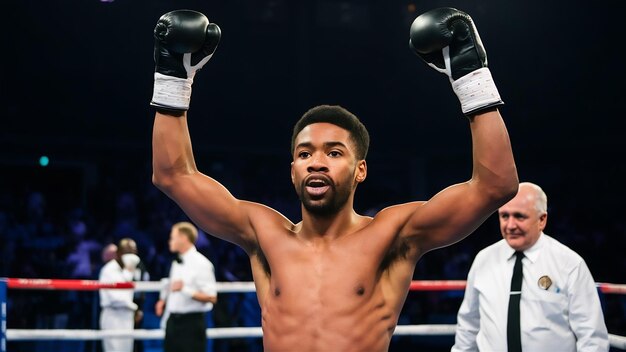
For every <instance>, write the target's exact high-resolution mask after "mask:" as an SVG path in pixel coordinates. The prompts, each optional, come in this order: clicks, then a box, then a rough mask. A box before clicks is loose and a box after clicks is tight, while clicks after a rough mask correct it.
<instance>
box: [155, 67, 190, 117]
mask: <svg viewBox="0 0 626 352" xmlns="http://www.w3.org/2000/svg"><path fill="white" fill-rule="evenodd" d="M192 83H193V79H191V78H178V77H172V76H166V75H164V74H161V73H158V72H155V73H154V91H153V94H152V103H151V104H152V105H156V106H162V107H166V108H172V109H178V110H187V109H189V101H190V100H191V84H192Z"/></svg>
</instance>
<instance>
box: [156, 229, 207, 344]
mask: <svg viewBox="0 0 626 352" xmlns="http://www.w3.org/2000/svg"><path fill="white" fill-rule="evenodd" d="M197 239H198V229H197V228H196V227H195V226H194V225H193V224H191V223H189V222H179V223H177V224H174V226H172V230H171V232H170V240H169V247H170V251H171V252H173V253H177V254H178V257H177V260H176V261H174V262H173V263H172V266H171V268H170V275H169V280H168V285H167V287H166V288H165V289H164V290H162V291H161V294H160V299H159V301H158V302H157V303H156V306H155V310H156V314H157V315H158V316H161V315H163V319H162V325H165V341H164V351H165V352H186V351H190V352H201V351H202V352H203V351H206V349H207V348H206V346H207V338H206V320H205V318H206V317H205V314H206V312H208V311H211V310H212V309H213V304H215V303H216V302H217V283H216V280H215V269H214V267H213V264H212V263H211V262H210V261H209V259H207V258H206V257H205V256H204V255H202V254H201V253H200V252H198V251H197V250H196V247H195V245H194V243H195V242H196V240H197Z"/></svg>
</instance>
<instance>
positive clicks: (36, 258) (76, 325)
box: [0, 0, 626, 352]
mask: <svg viewBox="0 0 626 352" xmlns="http://www.w3.org/2000/svg"><path fill="white" fill-rule="evenodd" d="M1 6H2V8H3V9H4V10H3V11H2V12H3V15H2V21H3V22H4V25H3V30H2V31H1V33H2V34H1V35H0V38H1V47H2V51H1V55H0V57H1V58H2V61H1V62H2V64H1V65H0V99H1V100H0V116H1V119H2V120H1V121H2V123H1V124H0V277H9V278H53V279H87V280H97V278H98V272H99V269H100V268H101V267H102V265H103V262H102V259H101V251H102V249H103V248H104V246H106V245H107V244H109V243H114V242H117V241H118V240H119V239H120V238H122V237H131V238H133V239H135V241H136V242H137V244H138V250H139V256H140V257H141V258H142V261H143V262H144V263H145V265H146V266H147V271H148V273H149V275H150V281H158V280H160V279H161V278H165V277H167V275H168V269H169V265H170V263H171V260H172V255H171V254H170V253H169V251H168V247H167V239H168V236H169V229H170V226H171V225H172V224H173V223H175V222H178V221H182V220H187V218H186V216H185V214H184V213H182V211H181V210H180V209H179V208H178V206H177V205H176V204H175V203H174V202H172V201H171V200H169V198H167V197H166V196H165V195H164V194H162V193H161V192H160V191H159V190H157V189H156V187H155V186H153V184H152V183H151V132H152V122H153V117H154V109H153V108H152V107H150V106H149V103H150V99H151V95H152V84H153V72H154V61H153V56H152V55H153V32H152V31H153V29H154V25H155V23H156V21H157V20H158V18H159V17H160V16H161V15H162V14H163V13H165V12H168V11H171V10H175V9H182V8H187V9H193V10H197V11H200V12H203V13H204V14H206V15H207V17H208V18H209V19H210V20H211V21H213V22H215V23H217V24H218V25H219V26H220V28H221V30H222V39H221V42H220V45H219V47H218V49H217V51H216V54H215V55H214V57H213V58H212V59H211V61H209V63H208V64H207V65H205V67H204V68H203V69H202V70H201V71H200V72H199V73H198V74H197V75H196V79H195V82H194V88H193V89H194V91H193V97H192V99H191V108H190V110H189V124H190V130H191V137H192V141H193V143H194V152H195V156H196V161H197V163H198V168H199V169H200V171H203V172H204V173H207V174H209V175H211V176H213V177H214V178H216V179H217V180H218V181H220V182H222V183H223V184H224V185H225V186H226V187H228V188H229V190H230V191H231V192H232V193H233V194H234V195H235V196H237V197H238V198H242V199H247V200H252V201H258V202H262V203H265V204H267V205H269V206H272V207H274V208H275V209H277V210H279V211H281V212H282V213H283V214H285V215H286V216H287V217H289V218H290V219H291V220H292V221H294V222H296V221H299V220H300V219H299V217H300V208H299V201H298V199H297V197H296V194H295V192H294V190H293V186H292V184H291V182H290V178H289V163H290V162H291V155H290V150H289V148H290V136H291V130H292V127H293V124H294V123H295V121H296V120H297V119H298V118H299V117H300V116H301V115H302V114H303V113H304V112H305V111H306V110H307V109H308V108H310V107H312V106H314V105H317V104H339V105H342V106H344V107H346V108H347V109H349V110H350V111H352V112H354V113H355V114H356V115H357V116H359V117H360V119H361V120H362V121H363V122H364V124H365V125H366V126H367V127H368V129H369V131H370V135H371V138H372V142H371V147H370V155H369V156H368V166H369V173H368V179H367V180H366V182H365V183H364V184H362V185H360V186H359V189H358V191H357V193H356V199H355V206H356V209H357V211H358V212H360V213H363V214H375V213H376V212H377V211H378V210H380V209H381V208H383V207H385V206H387V205H390V204H396V203H399V202H406V201H412V200H426V199H428V198H429V197H431V196H433V195H434V194H435V193H437V192H438V191H440V190H441V189H443V188H444V187H446V186H448V185H451V184H453V183H457V182H463V181H465V180H467V179H469V178H470V176H471V166H472V165H471V140H470V134H469V129H468V123H467V121H466V119H465V117H464V116H463V115H462V113H461V111H460V106H459V104H458V100H457V99H456V97H455V96H454V94H453V92H452V90H451V89H450V83H449V81H448V80H447V78H446V77H445V76H443V75H441V74H439V73H437V72H435V71H434V70H432V69H430V68H429V67H428V66H426V65H425V64H424V63H423V62H422V61H421V60H420V58H419V57H417V56H416V55H415V54H414V53H413V52H412V51H411V50H410V49H409V47H408V39H409V37H408V35H409V27H410V25H411V23H412V21H413V20H414V19H415V17H416V16H417V15H419V14H420V13H422V12H424V11H427V10H430V9H432V8H435V7H440V6H452V7H456V8H458V9H460V10H463V11H465V12H467V13H469V14H470V15H471V16H472V18H473V19H474V21H475V23H476V25H477V27H478V30H479V32H480V35H481V38H482V41H483V43H484V45H485V47H486V50H487V53H488V58H489V67H490V69H491V72H492V74H493V77H494V79H495V81H496V83H497V85H498V88H499V91H500V93H501V95H502V98H503V100H504V102H505V105H504V106H503V107H502V108H501V112H502V115H503V117H504V119H505V121H506V123H507V127H508V129H509V133H510V137H511V141H512V145H513V151H514V154H515V158H516V163H517V168H518V173H519V176H520V180H521V181H530V182H534V183H537V184H539V185H540V186H542V187H543V189H544V190H545V191H546V193H547V195H548V205H549V210H548V213H549V217H548V224H547V228H546V230H545V232H546V233H547V234H549V235H551V236H553V237H555V238H556V239H558V240H559V241H561V242H562V243H564V244H566V245H568V246H569V247H570V248H572V249H573V250H575V251H576V252H578V253H579V254H580V255H581V256H582V257H583V258H584V259H585V260H586V262H587V264H588V266H589V268H590V270H591V272H592V274H593V276H594V280H595V281H596V282H603V283H616V284H623V283H626V275H625V274H624V273H625V272H626V255H625V253H626V216H625V214H626V206H625V205H624V204H625V203H624V199H625V196H626V189H625V186H624V183H625V181H626V158H625V151H626V138H625V137H624V127H623V126H624V101H625V99H624V82H626V74H625V73H626V68H625V66H626V65H625V63H624V58H623V56H622V55H621V54H619V52H620V47H621V46H622V45H623V39H624V33H625V32H624V28H623V25H622V24H621V23H622V22H623V19H622V17H623V16H622V12H623V11H622V10H621V9H618V8H616V6H622V5H616V4H613V3H612V2H597V1H596V2H582V1H568V2H564V1H561V2H545V1H536V0H533V1H519V0H515V1H495V0H487V1H397V0H389V1H367V0H362V1H358V0H315V1H287V0H259V1H256V0H254V1H252V0H231V1H227V0H220V1H163V0H152V1H137V0H114V1H98V0H80V1H77V0H63V1H61V0H48V1H33V0H25V1H23V0H8V1H3V3H2V5H1ZM207 201H211V200H210V199H207ZM500 238H501V235H500V232H499V228H498V223H497V217H496V215H495V214H494V215H493V216H492V217H490V218H489V219H488V220H487V221H486V222H485V223H484V224H483V225H482V226H481V227H480V228H479V229H478V230H477V231H476V232H475V233H473V234H471V235H470V236H469V237H467V238H466V239H464V240H462V241H461V242H459V243H457V244H454V245H451V246H449V247H446V248H442V249H439V250H435V251H432V252H430V253H428V254H426V255H425V256H424V257H423V258H422V259H421V261H420V262H419V263H418V265H417V267H416V270H415V275H414V280H465V279H466V276H467V273H468V270H469V267H470V265H471V263H472V260H473V258H474V256H475V254H476V253H477V252H478V251H479V250H480V249H482V248H484V247H485V246H487V245H489V244H492V243H494V242H496V241H498V240H499V239H500ZM197 247H198V249H199V251H201V252H202V253H203V254H205V255H206V256H207V257H208V258H209V259H210V260H211V261H212V262H213V263H214V265H215V269H216V276H217V280H218V281H219V282H227V281H251V279H252V277H251V272H250V264H249V261H248V259H247V257H246V255H245V253H243V252H242V251H241V250H240V249H238V248H237V247H235V246H233V245H231V244H230V243H227V242H224V241H221V240H217V239H215V238H213V237H211V236H210V235H207V234H204V233H201V236H200V240H199V242H198V243H197ZM7 296H8V305H7V320H6V322H7V327H8V329H9V330H10V329H98V313H99V311H98V310H99V305H98V294H97V291H72V290H58V291H57V290H13V289H9V290H8V293H7ZM157 297H158V293H156V292H146V294H145V297H144V300H143V305H142V309H143V311H144V319H143V322H142V325H141V327H140V328H141V329H157V328H158V327H159V318H158V317H156V316H155V313H154V309H153V307H154V303H155V300H156V299H157ZM462 298H463V291H459V290H451V291H443V292H442V291H438V292H429V291H412V292H410V293H409V295H408V297H407V300H406V303H405V305H404V308H403V311H402V314H401V316H400V321H399V324H400V325H417V324H454V323H455V322H456V313H457V310H458V307H459V305H460V303H461V300H462ZM601 301H602V304H603V309H604V314H605V320H606V325H607V328H608V330H609V333H611V334H615V335H620V336H624V335H626V295H623V294H601ZM208 319H209V320H210V324H211V327H236V326H248V327H256V326H260V312H259V307H258V303H257V301H256V296H255V294H254V293H250V292H247V293H246V292H240V293H220V294H219V302H218V304H216V306H215V308H214V310H213V311H212V312H211V316H210V317H209V318H208ZM453 343H454V337H453V336H452V335H443V336H419V335H418V336H396V337H394V338H393V340H392V343H391V347H390V351H417V350H419V351H449V349H450V347H451V346H452V344H453ZM7 348H8V350H9V351H101V349H102V347H101V342H100V341H99V340H89V339H87V340H68V339H60V340H54V339H52V340H51V339H38V340H27V341H11V339H9V341H8V343H7ZM209 349H210V350H212V351H216V352H227V351H261V350H262V345H261V339H260V338H253V337H249V338H232V339H210V344H209ZM161 350H162V340H159V339H148V340H137V341H136V351H145V352H149V351H161ZM615 350H617V349H615Z"/></svg>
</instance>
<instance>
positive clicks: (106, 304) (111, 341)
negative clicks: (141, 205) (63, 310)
mask: <svg viewBox="0 0 626 352" xmlns="http://www.w3.org/2000/svg"><path fill="white" fill-rule="evenodd" d="M139 261H140V260H139V257H138V256H137V244H136V243H135V241H134V240H132V239H130V238H123V239H121V240H120V243H119V245H118V246H117V252H116V256H115V258H113V259H111V260H109V261H108V262H107V263H106V264H105V265H104V266H103V267H102V269H100V275H99V281H100V282H103V283H118V282H129V281H132V280H133V274H134V271H135V269H136V268H137V264H139ZM100 307H101V311H100V329H102V330H133V329H134V325H135V318H136V314H137V313H138V312H139V311H138V307H137V304H135V303H134V302H133V290H132V289H110V290H107V289H103V290H100ZM102 348H103V350H104V352H132V351H133V339H132V338H105V339H103V340H102Z"/></svg>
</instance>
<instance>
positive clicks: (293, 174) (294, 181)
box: [291, 161, 296, 185]
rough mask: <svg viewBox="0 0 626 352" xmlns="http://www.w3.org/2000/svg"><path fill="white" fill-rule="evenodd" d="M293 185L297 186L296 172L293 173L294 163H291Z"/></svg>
mask: <svg viewBox="0 0 626 352" xmlns="http://www.w3.org/2000/svg"><path fill="white" fill-rule="evenodd" d="M291 183H292V184H293V185H295V184H296V174H295V171H293V161H292V162H291Z"/></svg>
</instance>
